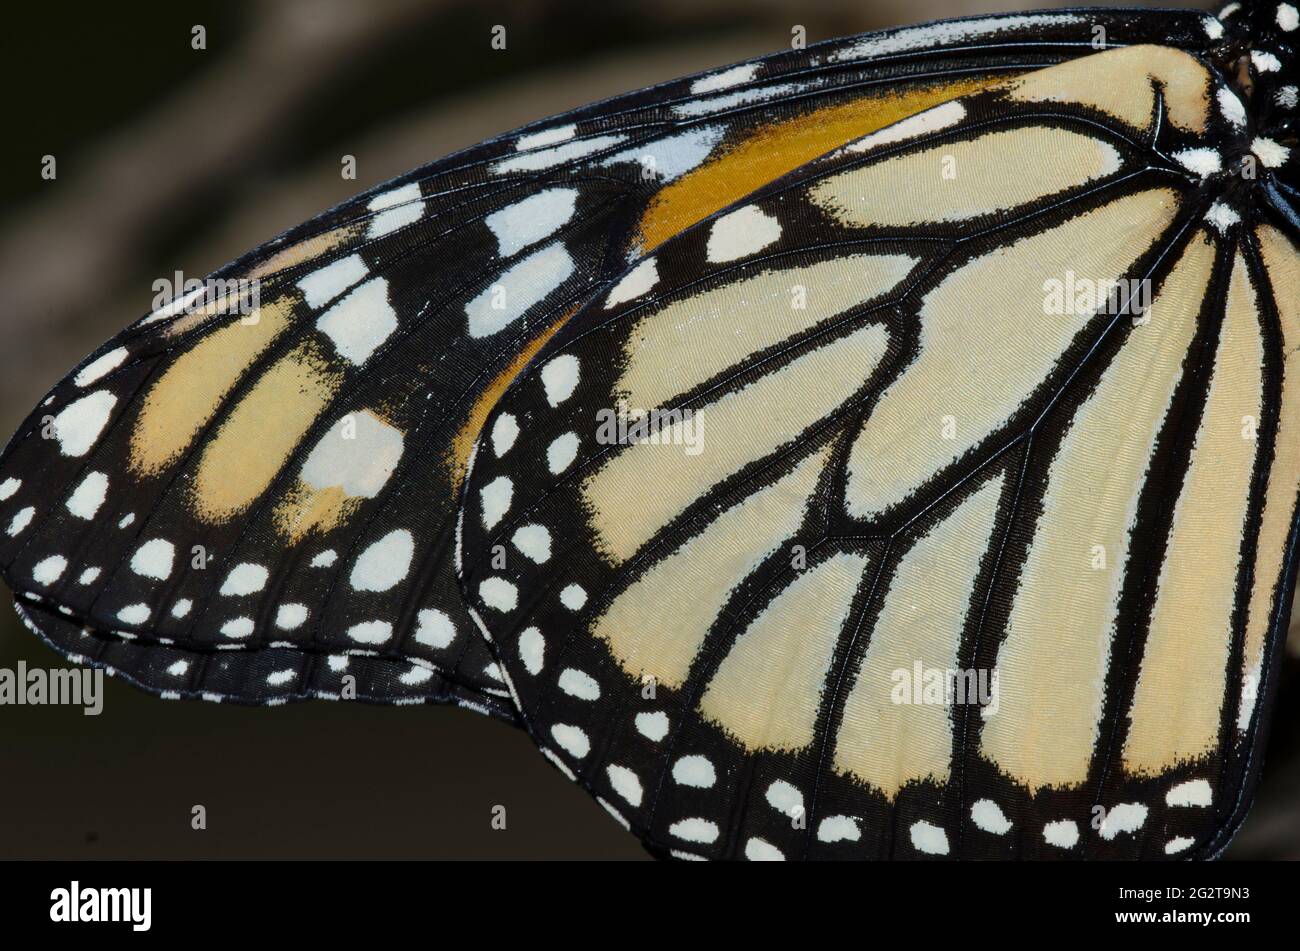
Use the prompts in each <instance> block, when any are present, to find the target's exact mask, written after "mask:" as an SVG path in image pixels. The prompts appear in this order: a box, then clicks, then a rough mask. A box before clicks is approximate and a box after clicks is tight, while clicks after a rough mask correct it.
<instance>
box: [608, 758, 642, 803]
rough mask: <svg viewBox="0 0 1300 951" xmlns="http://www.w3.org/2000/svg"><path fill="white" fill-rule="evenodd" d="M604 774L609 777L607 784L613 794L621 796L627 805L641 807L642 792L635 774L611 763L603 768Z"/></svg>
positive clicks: (624, 767)
mask: <svg viewBox="0 0 1300 951" xmlns="http://www.w3.org/2000/svg"><path fill="white" fill-rule="evenodd" d="M605 774H606V775H607V776H609V784H610V786H612V787H613V789H614V792H616V793H618V794H619V795H620V796H622V797H623V799H624V800H625V801H626V802H627V803H628V804H629V805H631V806H639V805H641V797H642V796H643V795H644V790H643V789H642V788H641V780H640V779H639V778H638V777H637V774H636V773H634V772H632V770H630V769H628V768H627V767H626V766H619V765H617V764H613V763H611V764H610V765H609V766H606V767H605Z"/></svg>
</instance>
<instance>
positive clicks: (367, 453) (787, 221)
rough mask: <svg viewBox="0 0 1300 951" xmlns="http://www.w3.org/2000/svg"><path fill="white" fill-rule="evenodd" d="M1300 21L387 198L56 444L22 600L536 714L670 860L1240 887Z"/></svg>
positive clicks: (1011, 71)
mask: <svg viewBox="0 0 1300 951" xmlns="http://www.w3.org/2000/svg"><path fill="white" fill-rule="evenodd" d="M1298 26H1300V14H1297V11H1296V9H1295V7H1293V6H1291V5H1290V4H1274V3H1259V4H1250V3H1248V4H1245V5H1237V4H1233V5H1231V6H1230V7H1228V8H1226V9H1225V10H1224V11H1222V12H1221V13H1220V15H1219V16H1218V17H1211V16H1206V15H1204V14H1200V13H1190V12H1160V13H1154V12H1137V11H1092V10H1089V11H1060V12H1051V13H1034V14H1024V15H1014V16H994V17H984V18H974V19H969V20H959V21H947V22H942V23H938V24H931V25H928V26H921V27H909V28H903V29H899V30H894V31H890V32H886V33H879V34H867V35H864V36H860V37H856V38H851V39H847V40H837V41H832V42H830V43H824V44H819V45H817V46H813V47H809V48H808V49H806V50H793V51H790V52H787V53H783V54H779V55H776V56H773V57H768V58H765V59H759V60H754V61H750V62H746V63H742V64H739V65H735V66H731V67H728V68H725V69H722V70H718V71H715V72H712V73H706V74H703V75H701V76H697V77H694V78H691V79H687V80H682V81H679V82H674V83H669V84H666V85H663V86H659V87H655V88H652V89H649V90H645V91H642V92H638V93H632V94H630V95H627V96H623V97H619V98H616V99H613V100H609V101H607V102H604V103H600V104H597V105H594V106H590V107H586V108H583V109H579V110H577V111H575V112H573V113H570V114H567V115H565V116H560V117H556V118H553V119H548V120H544V121H542V122H540V123H537V124H534V125H532V126H529V127H526V128H525V129H523V130H520V131H518V132H516V133H512V134H510V135H507V136H504V137H501V138H499V139H494V140H491V141H489V142H486V143H484V144H482V145H480V146H476V147H474V148H472V149H470V150H468V151H466V152H464V153H461V154H459V155H456V156H452V157H451V158H449V159H445V160H443V161H440V162H436V163H434V164H432V165H429V166H426V167H424V168H421V169H419V170H417V171H415V172H412V173H410V174H408V175H406V176H403V177H402V178H400V179H398V180H396V181H394V182H391V183H388V184H387V185H384V186H381V187H380V188H378V189H375V190H372V191H371V192H367V193H365V194H363V195H361V196H359V197H358V198H357V199H355V200H353V201H351V202H348V203H346V204H344V205H342V206H340V207H339V208H337V209H334V210H332V211H330V212H328V213H326V214H325V215H323V216H321V217H319V218H317V219H314V220H313V221H311V222H308V223H306V224H304V225H302V226H300V227H299V228H296V229H293V230H292V231H290V232H289V233H287V234H285V235H283V236H281V237H280V238H277V239H275V240H274V241H272V242H270V243H269V244H267V245H264V246H262V247H261V248H258V249H256V250H255V251H253V252H250V253H249V254H248V255H246V256H244V257H243V258H240V259H239V260H237V261H235V262H233V263H232V264H231V265H228V266H227V267H226V268H223V269H222V270H220V271H218V272H217V273H216V274H215V275H214V279H213V280H212V281H211V282H209V284H208V285H206V286H205V287H204V288H200V289H198V290H197V291H196V292H194V293H192V294H190V295H188V296H183V297H178V298H177V299H176V300H174V301H173V302H172V303H171V304H169V305H167V306H164V307H162V308H159V309H158V310H156V311H155V312H153V313H151V314H149V315H147V316H146V317H144V318H143V319H142V320H140V321H139V322H137V323H136V324H135V325H133V326H132V327H130V328H129V329H128V330H126V331H125V332H123V333H122V334H121V335H119V336H118V337H117V338H115V339H114V340H112V341H110V342H109V343H108V344H106V345H105V346H104V347H102V348H101V349H100V350H99V351H97V352H96V353H95V354H93V355H92V357H91V358H89V359H88V360H87V361H86V362H84V363H83V364H82V365H81V366H80V367H79V368H78V369H77V370H76V371H74V373H72V374H71V375H69V376H68V377H67V378H66V379H65V380H64V381H63V382H61V383H60V384H59V385H57V386H56V387H55V389H54V390H53V391H52V393H51V394H50V395H49V397H48V398H47V399H46V400H45V401H44V402H43V403H42V404H41V405H40V406H39V407H38V408H37V409H36V410H35V411H34V412H33V414H32V415H31V416H30V417H29V419H28V420H27V421H26V422H25V423H24V424H23V426H22V427H21V428H20V429H19V431H18V433H17V434H16V436H15V437H14V438H13V440H12V441H11V442H10V444H9V446H8V448H7V449H6V450H5V453H4V455H3V457H0V528H3V534H2V535H0V566H2V567H3V573H4V576H5V578H6V580H7V581H8V582H9V583H10V585H11V586H12V587H13V589H14V592H15V603H16V605H17V608H18V610H19V612H20V613H21V614H22V615H23V617H24V618H25V619H26V620H27V622H28V624H29V626H31V627H32V628H33V630H35V631H36V632H37V633H38V634H39V635H40V636H41V637H42V638H44V639H45V640H46V641H47V643H49V644H50V645H51V646H52V647H54V648H55V649H56V650H58V651H60V652H61V653H63V654H65V655H67V656H69V657H71V658H74V659H76V660H77V661H81V662H85V663H90V664H95V665H99V666H104V667H107V668H110V669H111V670H113V671H115V672H116V673H118V674H119V675H121V676H123V677H124V678H126V679H128V680H130V681H132V682H134V683H136V684H138V685H140V686H142V687H144V688H146V689H149V690H153V691H156V692H159V693H162V694H164V695H167V696H175V697H203V698H206V699H212V700H226V699H229V700H234V701H239V702H252V703H281V702H285V701H288V700H297V699H305V698H310V697H322V698H337V697H339V696H345V697H347V696H356V697H358V698H360V699H366V700H373V701H378V702H392V703H403V702H419V701H434V702H453V703H458V704H460V705H463V706H467V707H471V708H474V709H478V710H481V711H482V712H485V713H489V714H492V715H495V716H499V717H503V718H506V719H510V720H513V721H516V722H518V723H519V724H520V725H521V726H522V727H523V728H525V729H526V730H528V731H529V733H530V734H531V735H532V737H533V738H534V740H535V741H536V742H537V744H538V745H539V747H540V748H541V749H542V751H543V753H544V754H545V755H547V756H548V757H549V758H550V759H551V760H552V762H553V763H555V765H556V766H557V767H558V768H560V769H561V770H562V771H564V772H565V773H567V774H568V775H569V776H571V777H572V778H574V779H575V780H576V781H578V782H579V783H581V784H582V785H583V786H584V788H586V789H588V790H589V791H590V792H591V793H592V795H594V796H595V797H597V798H598V799H599V800H600V802H601V803H602V805H604V806H605V807H606V808H607V809H608V810H609V811H610V812H611V813H612V814H613V815H614V816H615V817H616V818H617V819H619V820H620V821H621V822H623V823H624V824H625V825H627V826H628V827H629V828H630V829H631V830H632V831H633V832H634V833H635V834H637V835H638V836H639V837H640V838H641V839H642V840H643V842H645V844H646V845H647V847H648V848H650V849H651V851H653V852H654V853H656V854H661V855H673V856H677V857H683V858H694V857H703V858H732V857H747V858H751V859H765V858H799V857H812V858H837V857H845V858H885V857H926V856H947V857H961V858H967V857H1023V858H1054V857H1060V858H1071V857H1076V858H1077V857H1101V858H1112V857H1161V858H1163V857H1166V856H1179V857H1191V856H1212V855H1214V854H1217V852H1218V851H1219V850H1221V849H1222V848H1223V846H1224V845H1225V844H1226V842H1227V840H1228V839H1229V837H1230V836H1231V834H1232V832H1233V831H1234V830H1235V828H1236V826H1237V825H1238V824H1239V822H1240V821H1241V819H1242V818H1243V816H1244V812H1245V809H1246V808H1247V806H1248V803H1249V799H1250V795H1251V792H1252V788H1253V785H1254V782H1255V779H1256V775H1257V772H1258V766H1257V755H1256V751H1257V749H1258V744H1259V741H1260V735H1261V733H1262V731H1263V730H1264V728H1265V726H1266V723H1267V715H1268V707H1269V702H1270V698H1271V696H1272V693H1273V690H1274V687H1275V682H1274V681H1275V678H1274V676H1273V675H1274V666H1275V661H1276V657H1277V652H1278V650H1279V648H1280V642H1281V640H1282V637H1283V634H1284V630H1285V621H1286V609H1287V607H1288V606H1289V604H1290V596H1291V591H1292V589H1293V586H1294V581H1295V571H1296V565H1295V546H1296V535H1297V530H1296V525H1297V521H1296V503H1297V490H1298V488H1300V398H1297V396H1296V393H1295V390H1296V387H1295V386H1292V387H1291V388H1290V389H1288V388H1287V383H1288V382H1292V383H1294V380H1291V379H1290V378H1291V377H1294V376H1295V374H1296V373H1297V372H1300V368H1298V367H1297V365H1296V362H1295V359H1294V358H1293V355H1294V354H1296V353H1297V351H1300V311H1298V310H1297V306H1298V305H1297V301H1300V255H1298V254H1297V249H1296V244H1295V242H1296V241H1297V240H1300V217H1298V216H1297V204H1296V203H1297V201H1300V190H1298V189H1300V181H1298V180H1297V176H1296V173H1295V160H1294V159H1293V158H1292V150H1293V149H1294V147H1295V144H1296V142H1295V139H1296V136H1295V131H1294V124H1293V119H1292V115H1293V113H1294V110H1295V108H1296V104H1297V91H1296V89H1297V87H1296V82H1297V77H1296V72H1297V67H1296V60H1295V56H1294V52H1293V47H1292V46H1291V40H1290V38H1289V36H1288V34H1290V33H1292V32H1293V31H1295V30H1296V29H1297V27H1298ZM1008 171H1009V172H1010V174H1008ZM967 688H970V689H967ZM959 692H960V693H961V696H960V697H959V696H957V694H958V693H959ZM971 693H973V695H970V696H968V695H967V694H971Z"/></svg>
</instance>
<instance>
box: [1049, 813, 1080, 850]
mask: <svg viewBox="0 0 1300 951" xmlns="http://www.w3.org/2000/svg"><path fill="white" fill-rule="evenodd" d="M1043 840H1044V841H1045V842H1046V843H1047V844H1048V845H1054V846H1056V847H1057V848H1059V849H1072V848H1074V847H1075V845H1077V844H1078V842H1079V827H1078V825H1077V824H1075V823H1074V822H1073V821H1072V820H1070V819H1058V820H1057V821H1056V822H1049V823H1047V824H1046V825H1045V826H1043Z"/></svg>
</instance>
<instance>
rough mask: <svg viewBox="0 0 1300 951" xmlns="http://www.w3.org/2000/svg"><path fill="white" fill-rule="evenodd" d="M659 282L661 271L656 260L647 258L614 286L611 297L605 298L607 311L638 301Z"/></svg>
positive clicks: (610, 293)
mask: <svg viewBox="0 0 1300 951" xmlns="http://www.w3.org/2000/svg"><path fill="white" fill-rule="evenodd" d="M658 282H659V270H658V267H657V266H656V265H655V259H654V258H646V259H645V260H644V261H642V262H641V263H640V264H638V265H637V266H636V267H634V268H632V270H630V271H628V272H627V273H626V274H624V275H623V279H622V280H620V281H619V282H618V283H617V284H615V285H614V287H613V289H611V290H610V292H609V296H608V297H606V298H605V309H606V310H609V309H610V308H611V307H616V306H618V305H619V304H626V303H627V302H628V301H630V300H636V299H637V298H638V297H641V296H642V295H644V294H647V293H649V291H650V289H651V288H652V287H654V286H655V284H657V283H658Z"/></svg>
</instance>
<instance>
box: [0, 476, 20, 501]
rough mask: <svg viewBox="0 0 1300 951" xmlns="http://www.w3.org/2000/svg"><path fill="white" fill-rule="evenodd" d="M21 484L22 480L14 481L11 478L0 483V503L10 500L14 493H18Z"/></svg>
mask: <svg viewBox="0 0 1300 951" xmlns="http://www.w3.org/2000/svg"><path fill="white" fill-rule="evenodd" d="M22 484H23V480H22V479H15V478H14V477H13V476H10V477H9V478H8V479H5V480H4V482H0V502H3V501H5V500H6V499H12V498H13V497H14V493H15V492H17V491H18V489H19V488H20V487H21V486H22Z"/></svg>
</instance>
